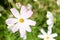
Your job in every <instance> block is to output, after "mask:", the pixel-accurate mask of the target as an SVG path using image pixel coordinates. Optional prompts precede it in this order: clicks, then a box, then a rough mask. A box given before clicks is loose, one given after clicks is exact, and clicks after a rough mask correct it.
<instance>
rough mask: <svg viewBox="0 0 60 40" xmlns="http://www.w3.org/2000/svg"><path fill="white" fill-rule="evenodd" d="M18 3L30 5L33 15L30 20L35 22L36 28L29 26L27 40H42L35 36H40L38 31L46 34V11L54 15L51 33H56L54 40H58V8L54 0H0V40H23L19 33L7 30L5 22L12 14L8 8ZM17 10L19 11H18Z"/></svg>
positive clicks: (59, 39) (59, 10)
mask: <svg viewBox="0 0 60 40" xmlns="http://www.w3.org/2000/svg"><path fill="white" fill-rule="evenodd" d="M18 2H20V3H21V4H23V5H27V4H31V5H32V10H33V12H34V14H33V15H32V16H31V17H30V19H32V20H35V21H36V22H37V23H36V26H34V27H33V26H31V29H32V32H31V33H29V32H27V40H42V39H41V38H38V37H37V36H38V35H39V34H41V32H40V30H39V29H41V28H43V29H44V30H45V31H46V32H47V31H48V30H47V28H48V26H47V24H46V20H47V17H46V14H47V11H50V12H52V14H53V15H54V26H53V28H52V30H53V31H52V33H57V34H58V36H57V37H56V40H60V6H58V5H57V4H56V0H38V1H36V2H35V1H34V0H0V14H1V15H0V40H23V39H21V38H20V34H19V31H18V32H16V33H12V32H11V31H9V30H8V29H7V25H6V23H5V20H6V19H7V18H9V15H10V14H12V13H11V11H10V8H13V7H15V8H16V6H15V4H16V3H18ZM16 9H17V8H16ZM18 10H19V9H18Z"/></svg>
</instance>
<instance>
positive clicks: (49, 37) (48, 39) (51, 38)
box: [38, 29, 57, 40]
mask: <svg viewBox="0 0 60 40" xmlns="http://www.w3.org/2000/svg"><path fill="white" fill-rule="evenodd" d="M41 32H42V35H38V37H39V38H42V39H44V40H55V39H54V38H55V37H56V36H57V34H56V33H54V34H51V33H52V30H48V32H47V33H46V32H45V31H44V30H43V29H41Z"/></svg>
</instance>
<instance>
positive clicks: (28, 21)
mask: <svg viewBox="0 0 60 40" xmlns="http://www.w3.org/2000/svg"><path fill="white" fill-rule="evenodd" d="M26 24H27V25H33V26H35V25H36V22H35V21H32V20H30V19H27V20H26Z"/></svg>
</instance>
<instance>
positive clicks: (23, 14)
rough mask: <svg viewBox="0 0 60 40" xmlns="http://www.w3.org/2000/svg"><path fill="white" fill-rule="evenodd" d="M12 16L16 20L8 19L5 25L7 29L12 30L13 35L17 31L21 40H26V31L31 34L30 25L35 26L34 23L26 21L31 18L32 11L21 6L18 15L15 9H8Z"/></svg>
mask: <svg viewBox="0 0 60 40" xmlns="http://www.w3.org/2000/svg"><path fill="white" fill-rule="evenodd" d="M10 10H11V12H12V14H13V15H14V16H15V17H16V18H8V19H7V20H6V24H7V25H8V29H10V30H12V32H13V33H15V32H16V31H18V30H19V32H20V36H21V37H22V38H23V39H26V31H28V32H31V28H30V25H33V26H35V24H36V22H35V21H32V20H30V19H28V18H29V17H31V16H32V14H33V12H32V10H31V9H30V10H28V9H27V8H26V7H25V6H23V5H22V7H21V11H20V13H19V12H18V11H17V10H16V9H15V8H11V9H10Z"/></svg>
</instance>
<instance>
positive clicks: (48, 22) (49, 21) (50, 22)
mask: <svg viewBox="0 0 60 40" xmlns="http://www.w3.org/2000/svg"><path fill="white" fill-rule="evenodd" d="M46 22H47V24H48V25H52V24H54V22H53V21H52V20H50V19H49V20H47V21H46Z"/></svg>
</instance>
